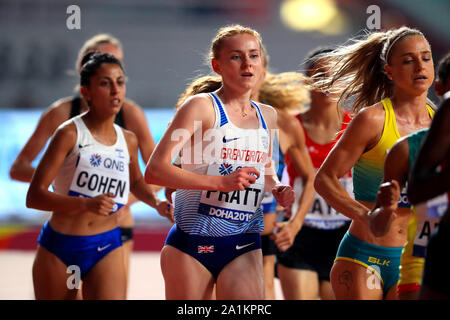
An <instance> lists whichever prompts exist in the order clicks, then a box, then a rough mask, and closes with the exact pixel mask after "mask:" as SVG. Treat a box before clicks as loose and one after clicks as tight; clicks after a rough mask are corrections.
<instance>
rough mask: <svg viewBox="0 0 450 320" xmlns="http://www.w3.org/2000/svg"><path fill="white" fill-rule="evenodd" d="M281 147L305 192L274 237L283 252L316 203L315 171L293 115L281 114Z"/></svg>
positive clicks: (298, 124)
mask: <svg viewBox="0 0 450 320" xmlns="http://www.w3.org/2000/svg"><path fill="white" fill-rule="evenodd" d="M278 123H279V128H281V129H280V145H281V148H282V149H283V153H284V154H286V153H287V154H289V157H290V159H292V162H293V164H294V166H295V169H296V171H297V173H298V175H299V177H300V178H301V179H302V183H303V192H302V194H301V195H300V198H299V205H298V209H297V212H295V213H294V214H293V215H292V216H291V218H290V219H289V221H288V222H278V223H277V224H276V226H277V227H278V228H279V230H280V231H279V232H278V233H277V234H276V235H274V236H273V239H274V240H275V244H276V245H277V246H278V248H279V249H280V250H281V251H285V250H287V249H288V248H289V247H290V246H291V245H292V244H293V243H294V239H295V236H296V235H297V233H298V232H299V231H300V229H301V227H302V224H303V221H304V219H305V216H306V214H307V213H308V211H309V210H310V208H311V205H312V203H313V201H314V194H315V190H314V175H315V170H314V166H313V164H312V161H311V158H310V156H309V153H308V150H307V148H306V142H305V135H304V133H303V130H302V128H301V126H300V123H299V122H298V120H297V119H295V118H294V117H292V116H291V115H288V114H286V115H284V114H279V121H278Z"/></svg>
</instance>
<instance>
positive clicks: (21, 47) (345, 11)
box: [0, 0, 450, 298]
mask: <svg viewBox="0 0 450 320" xmlns="http://www.w3.org/2000/svg"><path fill="white" fill-rule="evenodd" d="M70 5H76V6H78V7H79V9H80V29H72V30H70V29H69V28H68V27H67V20H68V19H70V17H71V15H72V12H71V11H70V12H69V13H68V12H67V9H68V7H69V6H70ZM374 6H375V7H374ZM377 14H379V16H374V15H377ZM374 19H375V20H374ZM377 19H378V20H377ZM377 22H380V25H379V27H381V29H389V28H391V27H399V26H402V25H407V26H409V27H415V28H418V29H420V30H421V31H422V32H423V33H424V34H425V36H426V37H427V39H428V40H429V42H430V44H431V47H432V50H433V58H434V61H435V63H437V62H438V61H439V59H440V58H441V57H443V56H444V54H445V53H446V52H448V50H449V47H450V46H449V43H450V2H449V1H448V0H429V1H423V0H385V1H372V0H370V1H366V0H227V1H223V0H128V1H123V0H121V1H119V0H98V1H72V0H71V1H65V0H0V88H1V90H0V92H1V94H0V120H1V122H0V197H1V201H0V250H1V249H9V250H34V249H35V248H36V239H37V235H38V232H39V230H40V228H41V226H42V224H43V222H44V221H45V220H46V219H47V218H48V213H46V212H38V211H36V210H31V209H27V208H25V195H26V192H27V187H28V185H27V184H26V183H20V182H15V181H12V180H11V179H10V177H9V173H8V171H9V168H10V166H11V163H12V161H13V160H14V159H15V157H16V156H17V154H18V152H19V150H20V149H21V148H22V147H23V145H24V144H25V142H26V140H27V139H28V137H29V136H30V134H31V133H32V131H33V130H34V128H35V126H36V123H37V121H38V119H39V117H40V115H41V113H42V111H43V110H44V109H45V108H46V107H48V106H49V105H50V104H51V103H52V102H54V101H55V100H56V99H59V98H60V97H64V96H70V95H73V94H74V87H75V84H76V83H77V81H78V78H77V77H76V76H75V75H74V74H75V73H74V71H75V60H76V58H77V55H78V50H79V49H80V47H81V46H82V44H83V43H84V41H86V40H87V39H88V38H90V37H92V36H93V35H95V34H97V33H103V32H106V33H110V34H112V35H114V36H116V37H117V38H119V39H120V40H121V42H122V45H123V49H124V54H125V55H124V64H125V70H126V74H127V76H128V78H129V81H128V83H127V97H128V98H130V99H132V100H134V101H136V102H137V103H138V104H139V105H140V106H141V107H142V108H143V109H144V110H145V113H146V116H147V120H148V122H149V124H150V129H151V132H152V135H153V137H154V138H155V140H156V141H158V140H159V138H160V137H161V135H162V134H163V132H164V130H165V128H166V126H167V123H168V121H170V119H171V117H172V116H173V109H174V106H175V103H176V101H177V99H178V96H179V95H180V93H182V92H183V91H184V89H185V87H186V85H187V84H188V83H189V82H190V81H191V80H192V79H193V78H195V77H196V76H199V75H204V74H207V73H210V70H211V69H210V67H209V65H207V64H206V63H205V62H206V60H205V57H206V55H207V53H208V50H209V44H210V41H211V39H212V38H213V36H214V35H215V33H216V31H217V30H218V28H220V27H222V26H224V25H227V24H233V23H238V24H242V25H245V26H250V27H252V28H255V29H256V30H258V31H259V32H260V34H261V35H262V38H263V42H264V44H265V46H266V48H267V51H268V54H269V56H270V70H271V71H272V72H284V71H292V70H301V69H302V62H303V59H304V58H305V56H306V55H307V53H308V52H309V51H310V50H312V49H314V48H315V47H317V46H320V45H335V44H340V43H343V42H345V41H346V40H348V39H349V38H350V37H354V36H358V35H361V34H362V33H363V30H367V29H368V28H370V27H372V26H374V25H375V26H376V23H377ZM430 98H431V99H432V100H433V101H435V102H437V101H438V100H437V98H436V96H435V95H434V89H433V88H431V89H430ZM39 158H40V157H38V159H37V160H36V161H35V162H34V164H37V161H39ZM141 165H142V169H143V170H144V164H143V163H141ZM161 196H162V195H161ZM132 212H133V213H134V215H135V219H136V223H137V228H136V237H135V250H136V251H156V252H157V251H158V250H159V249H160V248H161V246H162V244H163V241H164V238H165V234H166V232H167V230H168V228H169V227H170V225H169V224H168V223H167V222H166V220H164V219H161V218H160V217H159V216H158V215H157V213H156V212H155V211H154V210H152V209H151V208H149V207H148V206H144V205H141V204H136V205H134V206H133V207H132ZM0 252H1V251H0ZM0 259H2V257H1V256H0ZM3 262H4V261H1V260H0V267H1V265H2V263H3ZM4 277H5V275H4V274H3V273H0V283H1V281H2V278H4ZM1 290H2V285H0V291H1ZM0 293H1V292H0ZM0 298H2V296H1V295H0Z"/></svg>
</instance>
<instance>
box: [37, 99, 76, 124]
mask: <svg viewBox="0 0 450 320" xmlns="http://www.w3.org/2000/svg"><path fill="white" fill-rule="evenodd" d="M72 100H73V97H65V98H61V99H58V100H56V101H55V102H53V103H52V104H51V105H50V106H49V107H48V108H47V109H46V110H45V111H44V113H43V114H42V117H43V118H45V119H46V120H49V121H52V122H53V123H55V122H58V123H62V122H64V121H65V120H67V119H69V115H70V108H71V106H72Z"/></svg>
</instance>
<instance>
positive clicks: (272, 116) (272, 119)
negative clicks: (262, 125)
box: [258, 103, 278, 128]
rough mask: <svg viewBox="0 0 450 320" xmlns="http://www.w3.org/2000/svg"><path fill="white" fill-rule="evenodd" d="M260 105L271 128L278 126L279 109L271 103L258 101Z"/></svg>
mask: <svg viewBox="0 0 450 320" xmlns="http://www.w3.org/2000/svg"><path fill="white" fill-rule="evenodd" d="M258 106H259V108H260V110H261V113H262V115H263V118H264V119H265V120H266V122H267V124H268V126H269V128H275V127H277V118H278V113H277V110H276V109H275V108H274V107H272V106H271V105H268V104H265V103H258Z"/></svg>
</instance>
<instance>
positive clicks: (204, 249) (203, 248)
mask: <svg viewBox="0 0 450 320" xmlns="http://www.w3.org/2000/svg"><path fill="white" fill-rule="evenodd" d="M197 249H198V253H208V252H214V246H198V247H197Z"/></svg>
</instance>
